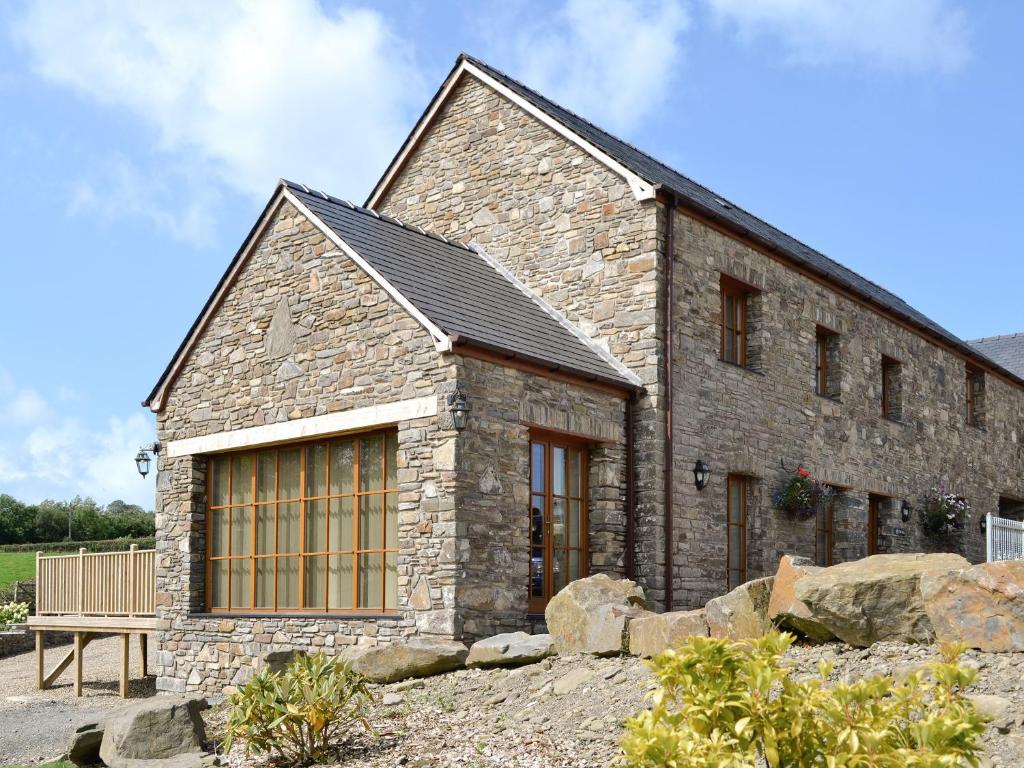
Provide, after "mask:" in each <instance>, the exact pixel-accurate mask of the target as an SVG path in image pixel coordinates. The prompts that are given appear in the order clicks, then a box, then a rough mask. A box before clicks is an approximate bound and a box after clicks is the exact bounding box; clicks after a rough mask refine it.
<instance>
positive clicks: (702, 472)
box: [693, 459, 711, 491]
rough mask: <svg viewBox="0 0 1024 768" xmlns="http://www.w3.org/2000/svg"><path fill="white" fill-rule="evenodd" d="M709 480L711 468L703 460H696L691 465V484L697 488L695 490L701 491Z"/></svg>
mask: <svg viewBox="0 0 1024 768" xmlns="http://www.w3.org/2000/svg"><path fill="white" fill-rule="evenodd" d="M710 479H711V468H710V467H709V466H708V465H707V464H705V463H704V461H703V460H701V459H697V463H696V464H694V465H693V484H694V485H695V486H697V490H698V491H703V490H704V487H705V486H706V485H707V484H708V480H710Z"/></svg>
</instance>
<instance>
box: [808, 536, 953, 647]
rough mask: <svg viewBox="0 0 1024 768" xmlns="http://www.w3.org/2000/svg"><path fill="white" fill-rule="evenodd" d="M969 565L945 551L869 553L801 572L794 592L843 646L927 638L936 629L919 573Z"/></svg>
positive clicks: (915, 640) (923, 641) (932, 635)
mask: <svg viewBox="0 0 1024 768" xmlns="http://www.w3.org/2000/svg"><path fill="white" fill-rule="evenodd" d="M968 565H970V563H968V562H967V560H965V559H964V558H962V557H960V555H954V554H950V553H935V554H911V555H872V556H871V557H866V558H864V559H863V560H854V561H851V562H849V563H841V564H839V565H833V566H832V567H831V568H824V569H822V570H821V571H818V572H817V573H813V574H809V575H806V576H804V577H803V578H801V579H800V580H799V581H797V583H796V586H795V587H794V589H793V594H794V596H795V597H796V599H797V600H799V601H801V602H802V603H804V604H805V605H806V606H807V608H808V609H809V610H810V614H811V615H810V618H811V619H813V620H814V621H815V622H818V623H820V624H821V625H823V626H824V627H826V628H827V629H828V630H829V631H830V632H831V633H832V634H834V635H835V636H836V637H838V638H839V639H840V640H842V641H843V642H845V643H847V644H848V645H853V646H857V647H862V648H866V647H867V646H869V645H871V644H872V643H875V642H878V641H879V640H898V641H901V642H905V643H930V642H931V641H932V640H934V638H935V632H934V630H933V629H932V622H931V620H930V619H929V618H928V615H927V614H926V613H925V609H924V601H923V600H922V597H921V578H922V576H924V575H925V574H941V573H948V572H950V571H955V570H959V569H961V568H965V567H967V566H968Z"/></svg>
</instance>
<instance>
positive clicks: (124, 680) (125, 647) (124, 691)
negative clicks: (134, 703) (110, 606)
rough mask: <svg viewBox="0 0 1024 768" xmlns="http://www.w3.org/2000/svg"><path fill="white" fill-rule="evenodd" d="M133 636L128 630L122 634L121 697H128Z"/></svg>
mask: <svg viewBox="0 0 1024 768" xmlns="http://www.w3.org/2000/svg"><path fill="white" fill-rule="evenodd" d="M131 639H132V636H131V635H130V634H128V633H127V632H123V633H122V634H121V690H120V694H121V698H122V699H127V698H128V676H129V672H128V660H129V657H130V655H131V654H130V653H129V651H130V650H131V644H130V642H129V641H130V640H131Z"/></svg>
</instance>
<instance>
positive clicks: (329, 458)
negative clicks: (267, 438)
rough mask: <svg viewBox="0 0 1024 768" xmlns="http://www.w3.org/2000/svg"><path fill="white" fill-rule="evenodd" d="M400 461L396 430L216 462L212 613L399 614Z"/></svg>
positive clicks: (212, 474) (211, 488)
mask: <svg viewBox="0 0 1024 768" xmlns="http://www.w3.org/2000/svg"><path fill="white" fill-rule="evenodd" d="M396 457H397V434H396V433H395V432H394V431H393V430H392V431H384V432H375V433H372V434H364V435H354V436H346V437H338V438H334V439H331V440H322V441H317V442H315V443H307V444H303V445H283V446H280V447H275V448H266V449H263V450H259V451H252V452H246V453H234V454H225V455H220V456H214V457H212V458H211V459H210V462H209V477H208V504H207V506H208V526H209V537H208V543H209V547H208V559H207V577H208V578H207V584H208V585H209V587H208V590H207V604H208V607H209V609H210V610H213V611H231V612H236V611H237V612H279V611H305V612H316V613H322V612H331V611H340V612H352V611H354V612H384V611H392V610H395V609H396V608H397V607H398V578H397V577H398V482H397V477H396V476H397V472H396V469H397V467H396Z"/></svg>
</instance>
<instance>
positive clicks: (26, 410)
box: [4, 389, 47, 424]
mask: <svg viewBox="0 0 1024 768" xmlns="http://www.w3.org/2000/svg"><path fill="white" fill-rule="evenodd" d="M4 411H5V412H6V415H7V417H8V418H10V419H13V420H14V421H16V422H19V423H22V424H29V423H31V422H34V421H38V420H39V419H40V418H42V417H43V416H44V415H45V414H46V412H47V405H46V401H45V400H44V399H43V397H42V395H40V394H39V393H38V392H36V391H35V390H34V389H23V390H21V391H20V392H18V393H17V394H16V395H15V396H14V398H13V399H12V400H11V401H10V403H8V404H7V407H6V408H5V409H4Z"/></svg>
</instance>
